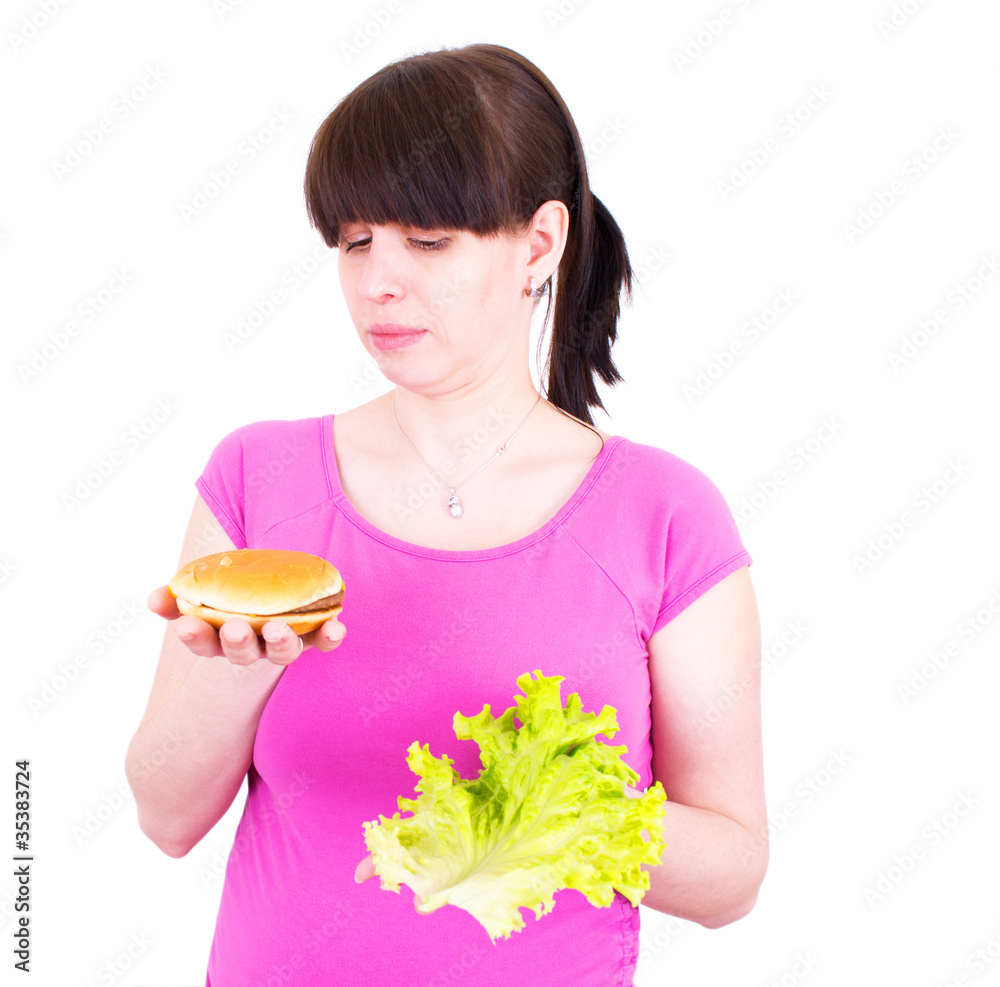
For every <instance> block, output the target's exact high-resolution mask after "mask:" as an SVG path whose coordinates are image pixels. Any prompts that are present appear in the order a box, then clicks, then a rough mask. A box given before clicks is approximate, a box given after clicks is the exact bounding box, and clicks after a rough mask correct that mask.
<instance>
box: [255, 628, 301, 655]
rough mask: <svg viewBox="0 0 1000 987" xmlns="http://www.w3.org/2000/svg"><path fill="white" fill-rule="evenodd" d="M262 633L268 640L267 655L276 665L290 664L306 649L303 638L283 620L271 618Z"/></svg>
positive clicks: (266, 640) (265, 639)
mask: <svg viewBox="0 0 1000 987" xmlns="http://www.w3.org/2000/svg"><path fill="white" fill-rule="evenodd" d="M261 635H262V636H263V638H264V641H265V642H266V648H267V652H266V657H267V659H268V661H272V662H274V664H275V665H290V664H291V663H292V662H293V661H295V659H296V658H298V656H299V655H300V654H302V652H303V651H304V650H305V645H304V642H303V641H302V638H300V637H299V636H298V634H296V633H295V631H293V630H292V629H291V627H289V626H288V624H287V623H285V621H283V620H269V621H268V622H267V623H266V624H265V625H264V626H263V627H262V628H261Z"/></svg>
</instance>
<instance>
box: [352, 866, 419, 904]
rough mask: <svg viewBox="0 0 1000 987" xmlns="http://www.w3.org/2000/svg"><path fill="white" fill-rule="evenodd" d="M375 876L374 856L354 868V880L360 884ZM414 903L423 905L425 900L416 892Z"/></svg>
mask: <svg viewBox="0 0 1000 987" xmlns="http://www.w3.org/2000/svg"><path fill="white" fill-rule="evenodd" d="M374 876H375V862H374V861H373V860H372V855H371V854H368V856H367V857H365V859H364V860H362V861H361V863H360V864H358V866H357V867H355V868H354V880H355V881H357V882H358V884H364V882H365V881H367V880H368V878H369V877H374ZM413 901H414V904H417V905H422V904H423V901H424V899H423V898H421V897H420V895H418V894H417V893H416V892H414V894H413Z"/></svg>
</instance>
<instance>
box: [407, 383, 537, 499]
mask: <svg viewBox="0 0 1000 987" xmlns="http://www.w3.org/2000/svg"><path fill="white" fill-rule="evenodd" d="M541 400H542V396H541V394H539V395H538V398H537V399H536V400H535V404H533V405H532V406H531V411H534V410H535V405H537V404H538V402H539V401H541ZM531 411H529V412H528V414H527V415H525V416H524V418H523V419H522V421H521V425H523V424H524V423H525V422H526V421H527V420H528V415H530V414H531ZM392 420H393V421H394V422H395V423H396V427H397V428H398V429H399V430H400V432H403V426H402V425H400V424H399V419H398V418H397V417H396V391H395V390H393V392H392ZM521 425H518V426H517V428H515V429H514V434H513V435H511V437H510V439H508V440H507V441H506V442H505V443H504V444H503V445H502V446H499V447H498V448H497V451H496V452H495V453H494V454H493V455H492V456H491V457H490V458H489V459H487V460H486V462H485V463H483V465H482V466H480V467H479V469H477V470H476V473H478V472H480V471H481V470H484V469H486V467H487V466H489V465H490V463H492V462H493V460H494V459H496V458H497V456H501V455H503V454H504V453H505V452H506V451H507V447H508V446H509V445H510V441H511V439H513V438H514V435H517V433H518V432H519V431H520V430H521ZM403 438H404V439H406V441H407V442H409V443H410V445H411V446H413V440H412V439H411V438H410V437H409V436H408V435H407V434H406V432H403ZM413 451H414V452H415V453H416V454H417V455H418V456H420V450H419V449H418V448H417V447H416V446H413ZM420 458H421V459H423V460H424V465H425V466H426V467H427V468H428V469H429V470H430V471H431V473H432V474H433V473H435V472H436V470H435V469H434V467H433V466H431V464H430V463H428V462H427V460H426V459H424V457H423V456H420ZM476 473H473V474H471V475H470V476H467V477H466V478H465V479H464V480H463V481H462V483H456V484H455V486H453V487H449V488H448V489H449V490H450V491H451V496H450V497H449V498H448V511H449V513H450V514H451V516H452V517H461V516H462V514H463V513H464V511H463V510H462V502H461V501H460V500H459V499H458V494H456V493H455V491H456V490H457V489H458V488H459V487H460V486H462V484H463V483H468V482H469V480H471V479H472V477H473V476H475V475H476Z"/></svg>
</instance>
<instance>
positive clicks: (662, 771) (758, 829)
mask: <svg viewBox="0 0 1000 987" xmlns="http://www.w3.org/2000/svg"><path fill="white" fill-rule="evenodd" d="M648 650H649V677H650V685H651V692H652V742H653V765H652V768H653V779H654V781H659V782H661V783H662V785H663V787H664V789H665V790H666V793H667V798H668V799H669V800H671V801H676V802H679V803H681V804H683V805H690V806H696V807H698V808H703V809H710V810H712V811H714V812H718V813H721V814H722V815H724V816H728V817H729V818H730V819H733V820H735V821H736V822H738V823H740V824H741V825H743V826H744V827H746V828H747V829H748V830H750V831H751V833H753V834H754V835H755V836H756V837H758V838H760V839H761V840H763V841H765V842H766V839H767V809H766V805H765V799H764V765H763V749H762V746H763V745H762V738H761V713H760V657H761V644H760V623H759V617H758V613H757V601H756V597H755V595H754V591H753V586H752V584H751V582H750V572H749V569H748V567H747V566H743V567H742V568H741V569H737V570H736V571H735V572H733V573H731V574H730V575H728V576H726V577H725V578H724V579H721V580H720V581H719V582H718V583H716V584H715V585H714V586H713V587H711V589H709V590H707V591H706V592H705V593H703V594H702V595H701V596H699V597H698V598H697V599H696V600H695V601H694V602H693V603H691V604H690V605H688V606H687V607H686V608H685V609H684V610H682V611H681V612H680V613H679V614H678V615H677V616H676V617H674V618H673V620H671V621H670V622H669V623H667V624H665V625H664V626H663V627H662V628H661V629H660V630H659V631H657V632H656V633H655V634H654V635H653V636H652V637H651V638H649V641H648Z"/></svg>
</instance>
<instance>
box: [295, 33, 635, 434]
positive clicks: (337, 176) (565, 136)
mask: <svg viewBox="0 0 1000 987" xmlns="http://www.w3.org/2000/svg"><path fill="white" fill-rule="evenodd" d="M305 199H306V209H307V212H308V214H309V220H310V222H311V223H312V225H313V226H314V227H315V228H316V229H317V230H319V232H320V234H321V235H322V237H323V240H324V241H325V242H326V245H327V246H328V247H337V246H339V244H340V225H341V224H342V223H345V222H369V223H375V224H379V225H384V224H390V223H395V224H398V225H400V226H404V227H414V228H417V229H439V228H444V229H456V230H469V231H471V232H473V233H476V234H479V235H480V236H486V235H493V234H496V233H497V232H498V231H501V230H503V231H506V232H509V233H512V234H516V233H518V232H522V231H523V230H524V229H525V228H526V226H527V224H528V222H529V221H530V219H531V217H532V215H533V214H534V212H535V210H536V209H537V208H538V207H539V206H540V205H541V204H542V203H543V202H547V201H548V200H550V199H558V200H560V201H561V202H564V203H565V204H566V206H567V208H568V209H569V230H568V234H567V240H566V247H565V250H564V251H563V255H562V258H561V259H560V262H559V267H558V269H557V274H556V290H555V292H554V300H555V301H554V304H555V319H554V324H553V329H552V341H551V345H550V349H549V357H548V361H547V369H548V374H549V377H548V386H547V387H546V388H545V390H546V394H545V397H546V398H547V399H548V400H549V401H550V402H552V404H553V405H555V406H556V407H558V408H561V409H563V410H564V411H566V412H568V413H569V414H571V415H573V416H575V417H576V418H579V419H580V420H581V421H584V422H586V423H588V424H590V425H593V418H592V417H591V414H590V407H591V406H596V407H599V408H601V409H602V410H606V409H605V408H604V405H603V403H602V402H601V399H600V396H599V395H598V393H597V389H596V387H595V385H594V377H593V375H594V374H595V373H596V374H598V375H600V377H601V379H602V380H603V381H604V382H605V383H606V384H609V385H611V386H614V385H615V384H616V383H618V382H619V381H623V380H624V378H623V377H621V375H620V374H619V373H618V370H617V368H616V367H615V365H614V363H613V362H612V360H611V346H612V344H613V343H614V341H615V339H616V335H617V328H616V327H617V322H618V318H619V315H620V308H619V294H620V292H621V290H622V286H623V284H624V287H625V292H626V296H627V297H628V299H629V301H631V299H632V277H633V273H632V267H631V264H630V263H629V258H628V252H627V250H626V249H625V238H624V236H623V235H622V232H621V230H620V229H619V228H618V224H617V223H616V222H615V220H614V218H613V217H612V216H611V213H610V212H608V210H607V208H606V207H605V205H604V203H602V202H601V200H600V199H598V198H597V197H596V196H595V195H593V194H592V193H591V191H590V182H589V180H588V178H587V165H586V161H585V158H584V153H583V147H582V145H581V142H580V135H579V133H578V132H577V129H576V125H575V124H574V123H573V118H572V117H571V116H570V113H569V110H568V109H567V108H566V104H565V103H564V102H563V100H562V97H560V95H559V93H558V92H556V89H555V87H554V86H553V85H552V83H551V82H550V81H549V80H548V78H547V77H546V76H545V75H543V74H542V72H541V71H540V70H539V69H538V68H537V67H536V66H535V65H534V64H533V63H532V62H530V61H528V59H526V58H524V56H522V55H519V54H518V53H517V52H515V51H512V50H511V49H510V48H505V47H503V46H502V45H490V44H474V45H467V46H465V47H463V48H442V49H440V50H438V51H430V52H423V53H420V54H416V55H410V56H407V57H405V58H401V59H398V60H397V61H394V62H391V63H389V64H388V65H386V66H385V67H384V68H382V69H380V70H379V71H378V72H376V73H375V74H374V75H372V76H371V77H370V78H368V79H366V80H365V81H364V82H362V83H361V84H360V85H359V86H357V87H356V88H355V89H354V90H353V91H352V92H350V93H349V94H348V95H347V96H345V97H344V98H343V99H342V100H341V101H340V102H339V103H338V104H337V106H336V107H335V108H334V110H333V111H332V112H331V113H330V115H329V116H328V117H327V118H326V119H325V120H324V121H323V123H322V124H321V126H320V128H319V130H318V131H317V132H316V135H315V137H314V138H313V141H312V144H311V146H310V149H309V156H308V161H307V165H306V174H305ZM544 287H545V288H546V289H547V293H548V296H549V297H548V305H547V307H546V312H545V322H544V326H543V335H544V330H545V329H546V328H548V325H549V321H550V318H551V316H552V305H553V286H552V278H551V277H550V278H549V279H548V281H546V283H545V286H544ZM540 342H541V340H539V343H540Z"/></svg>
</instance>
